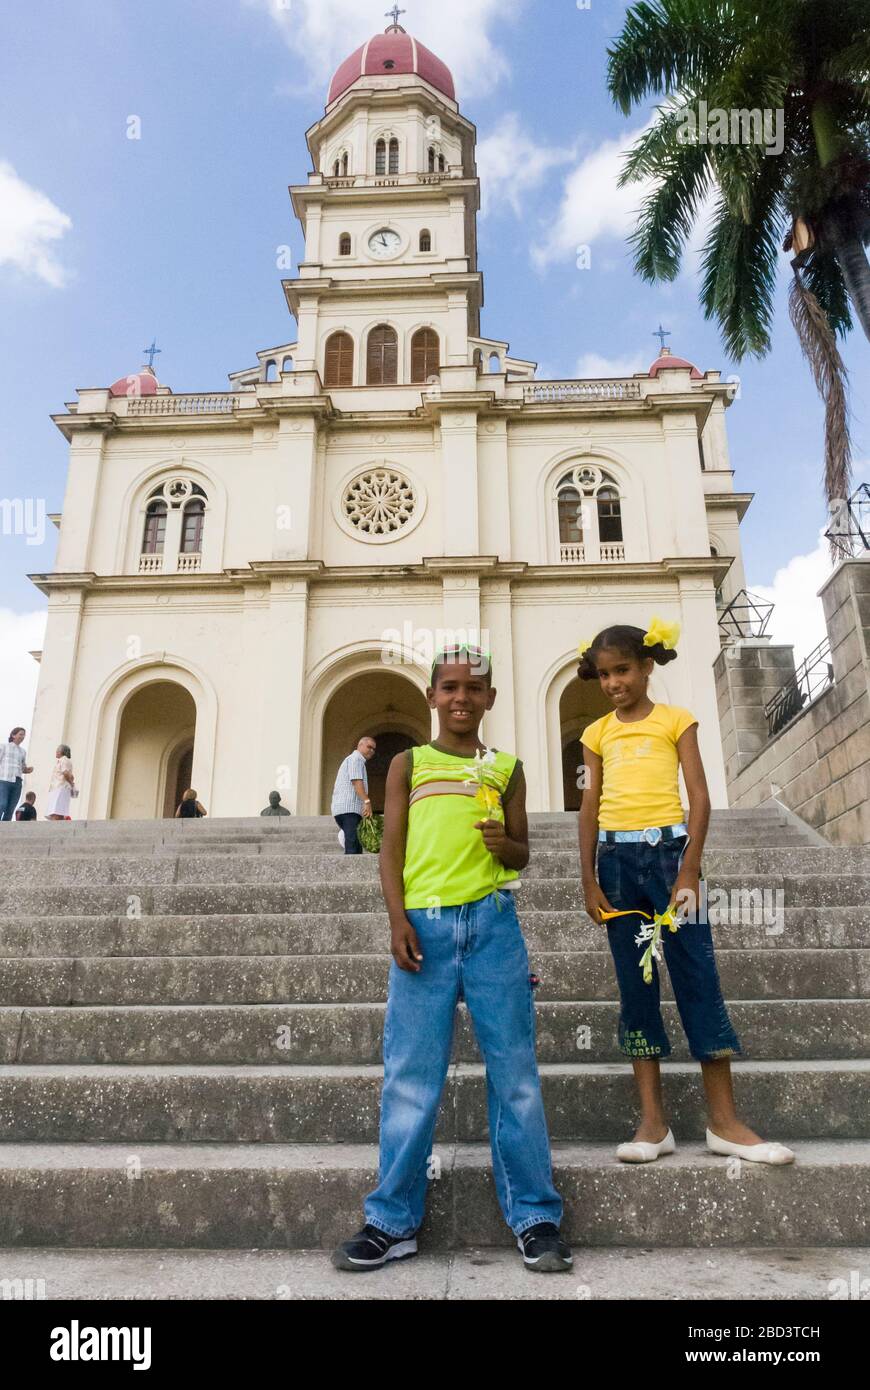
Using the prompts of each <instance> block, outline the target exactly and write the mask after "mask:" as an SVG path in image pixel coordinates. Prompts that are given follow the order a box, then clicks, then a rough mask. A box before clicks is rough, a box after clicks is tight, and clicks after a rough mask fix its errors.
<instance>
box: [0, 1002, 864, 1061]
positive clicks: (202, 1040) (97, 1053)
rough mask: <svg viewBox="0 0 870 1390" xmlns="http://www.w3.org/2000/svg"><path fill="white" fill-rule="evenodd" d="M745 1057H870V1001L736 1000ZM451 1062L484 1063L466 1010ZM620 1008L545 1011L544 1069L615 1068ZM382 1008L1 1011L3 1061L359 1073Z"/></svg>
mask: <svg viewBox="0 0 870 1390" xmlns="http://www.w3.org/2000/svg"><path fill="white" fill-rule="evenodd" d="M729 1012H730V1015H731V1018H732V1021H733V1024H734V1027H735V1029H736V1031H737V1034H738V1036H739V1037H740V1039H741V1042H742V1046H743V1049H744V1052H745V1054H746V1056H747V1057H752V1058H755V1059H757V1060H766V1059H771V1058H776V1059H793V1060H803V1059H835V1058H850V1057H867V1056H870V1000H866V999H847V1000H833V999H831V1000H806V999H798V1000H790V999H789V1000H760V1001H759V1000H738V1001H736V1002H733V1003H730V1004H729ZM458 1013H459V1017H458V1019H457V1026H456V1037H455V1040H454V1059H455V1060H458V1061H477V1060H479V1053H478V1050H477V1046H476V1043H475V1041H474V1038H473V1034H472V1032H471V1026H470V1020H469V1018H468V1017H467V1014H466V1011H465V1008H464V1006H462V1005H461V1006H460V1007H459V1010H458ZM618 1013H619V1007H618V1005H617V1004H615V1003H605V1002H592V1003H577V1002H570V1003H558V1002H557V1003H546V1002H542V1003H540V1004H537V1005H536V1016H537V1039H538V1044H537V1046H538V1058H539V1060H540V1061H542V1062H568V1061H576V1060H578V1052H580V1053H582V1054H583V1055H582V1060H583V1061H589V1062H615V1061H620V1060H622V1059H621V1057H620V1054H619V1052H618V1051H617V1049H616V1032H617V1019H618ZM662 1013H663V1018H664V1022H665V1027H666V1029H667V1031H668V1033H669V1035H670V1037H671V1041H672V1044H673V1047H674V1057H675V1058H676V1059H677V1060H682V1059H683V1058H686V1057H687V1056H688V1052H687V1049H686V1044H685V1041H684V1038H683V1033H682V1028H681V1027H680V1024H679V1021H678V1018H677V1016H676V1009H675V1006H674V1005H673V1004H671V1003H669V1002H667V1001H666V1002H665V1003H664V1004H663V1006H662ZM383 1014H384V1006H383V1005H382V1004H359V1003H353V1004H242V1005H227V1004H198V1005H193V1006H191V1005H175V1006H169V1007H167V1006H164V1005H127V1006H117V1005H112V1006H102V1007H90V1006H87V1005H84V1006H81V1007H72V1008H20V1007H19V1008H15V1007H10V1008H0V1063H13V1062H27V1063H29V1062H37V1063H38V1062H47V1063H80V1064H84V1063H92V1064H100V1063H104V1062H105V1063H123V1064H131V1065H136V1064H144V1063H150V1064H162V1065H175V1064H191V1063H193V1064H196V1063H224V1064H235V1063H241V1064H244V1065H254V1064H265V1065H271V1066H281V1065H287V1064H291V1065H299V1064H305V1065H332V1064H338V1065H345V1064H349V1065H359V1064H377V1063H378V1062H379V1061H380V1060H381V1036H382V1026H383Z"/></svg>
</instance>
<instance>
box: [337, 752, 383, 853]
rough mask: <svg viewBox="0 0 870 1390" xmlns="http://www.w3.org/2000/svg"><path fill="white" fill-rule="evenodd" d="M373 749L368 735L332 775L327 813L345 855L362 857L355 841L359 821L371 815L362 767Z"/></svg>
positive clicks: (366, 777) (371, 754)
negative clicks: (334, 824) (329, 812)
mask: <svg viewBox="0 0 870 1390" xmlns="http://www.w3.org/2000/svg"><path fill="white" fill-rule="evenodd" d="M376 748H377V744H376V743H375V741H374V739H373V738H370V737H369V736H368V735H367V736H366V737H365V738H361V739H360V741H359V743H358V744H357V746H356V748H355V749H354V751H353V752H352V753H349V754H348V756H347V757H346V758H345V760H344V762H343V763H342V764H341V767H340V768H339V769H338V772H337V774H336V778H335V786H334V787H333V790H332V804H331V806H330V810H331V812H332V815H333V816H334V817H335V822H336V824H337V825H338V827H339V829H340V830H341V832H342V834H343V835H344V852H345V854H362V845H361V844H360V842H359V840H358V839H357V837H356V832H357V827H358V826H359V823H360V821H361V820H362V819H363V817H364V816H366V817H367V816H370V815H371V813H372V803H371V801H370V799H369V780H368V776H367V774H366V763H367V762H368V760H369V758H373V757H374V755H375V750H376Z"/></svg>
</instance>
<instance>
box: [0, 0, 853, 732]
mask: <svg viewBox="0 0 870 1390" xmlns="http://www.w3.org/2000/svg"><path fill="white" fill-rule="evenodd" d="M405 8H406V11H407V13H406V14H405V15H403V17H402V23H403V24H405V26H406V27H407V28H408V29H409V30H410V31H411V32H412V33H414V34H415V35H416V36H417V37H419V38H420V39H422V40H423V42H425V43H427V44H428V45H429V46H430V47H431V48H433V49H434V50H435V51H436V52H437V53H438V54H439V55H440V56H441V57H443V58H444V60H445V61H446V62H447V63H448V64H449V65H450V66H451V68H452V69H453V71H454V74H455V76H456V80H457V88H458V97H459V101H460V105H461V108H462V110H463V112H464V114H465V115H466V116H468V117H469V118H470V119H471V120H472V121H474V122H475V124H476V125H477V127H478V136H479V141H480V144H479V163H480V171H481V176H482V178H483V180H484V187H483V203H484V216H483V218H482V219H481V223H480V261H481V267H482V269H483V271H484V274H485V288H486V302H485V307H484V312H483V332H484V333H485V334H486V335H488V336H491V337H496V338H506V339H509V340H510V343H511V347H512V351H513V352H514V353H515V354H516V355H518V356H520V357H529V358H532V359H534V360H536V361H538V363H539V373H538V374H539V376H541V377H548V376H556V377H559V376H574V375H576V374H577V373H578V372H580V373H582V374H587V375H608V374H611V373H616V374H621V373H623V372H631V371H634V370H638V369H644V368H645V367H646V366H648V365H649V363H650V362H651V361H652V360H653V358H654V357H655V355H656V351H657V344H656V340H655V339H654V338H653V336H652V333H653V330H654V329H655V328H656V326H657V325H658V323H659V322H660V321H661V322H662V323H663V324H664V326H665V328H669V329H671V330H672V333H673V336H672V338H671V339H670V343H671V346H672V347H673V348H674V350H675V351H677V352H679V353H681V354H683V355H685V356H688V357H690V358H691V359H692V360H693V361H694V362H696V363H697V364H698V365H699V366H700V367H701V368H702V369H704V368H710V367H719V368H720V369H721V370H722V371H723V373H724V374H725V375H730V374H732V373H737V374H739V376H740V379H741V395H740V399H739V400H738V401H737V402H736V404H735V405H734V406H733V407H732V409H731V410H730V411H729V413H728V421H729V437H730V442H731V450H732V462H733V466H734V468H735V469H736V477H735V484H736V486H737V487H738V488H740V489H741V490H746V491H753V492H755V493H756V500H755V502H754V504H753V506H752V508H751V509H750V512H749V515H748V517H747V519H746V521H745V522H744V526H743V545H744V554H745V558H746V565H747V575H748V578H749V582H750V586H751V587H754V588H756V590H761V591H764V592H769V593H771V594H772V595H774V596H775V597H776V598H777V599H778V600H779V609H778V614H779V617H778V622H779V625H780V626H779V628H778V630H777V635H781V636H784V637H786V638H787V639H788V640H795V637H797V640H798V642H799V644H800V645H801V646H802V647H803V649H804V651H805V650H806V649H807V646H808V644H809V645H812V643H811V641H810V638H811V637H812V636H813V635H814V634H815V632H816V631H817V630H818V624H819V620H818V613H817V610H814V615H813V617H812V620H811V621H810V620H808V619H807V616H806V615H807V613H808V611H810V610H809V609H808V606H807V605H808V602H809V603H811V602H812V595H813V594H814V593H815V590H816V589H817V588H818V585H819V583H821V580H822V578H823V577H824V573H825V559H824V552H823V550H820V549H819V546H818V536H819V531H820V528H821V527H822V526H823V524H824V506H823V501H822V493H821V481H820V479H821V454H822V407H821V404H820V402H819V400H818V397H817V396H816V393H815V389H814V387H813V384H812V382H811V380H810V377H809V374H808V372H807V369H806V368H805V366H804V364H803V361H802V359H801V357H800V353H799V351H798V348H797V344H796V341H795V338H794V333H793V330H792V328H791V325H790V323H789V320H788V315H787V312H786V310H785V288H786V285H787V278H788V273H789V272H788V260H787V258H786V257H785V256H783V258H782V267H783V274H782V276H781V294H780V310H779V313H778V316H777V322H776V327H775V335H774V348H773V351H772V353H771V354H770V356H769V357H768V358H766V359H765V360H763V361H762V362H752V361H746V362H744V363H743V364H742V365H740V366H738V365H737V364H735V363H734V362H731V361H729V359H728V358H727V356H726V355H725V352H724V350H723V348H722V346H721V344H720V342H719V338H718V333H717V330H716V327H715V325H713V324H710V323H706V322H705V321H704V319H703V316H702V314H701V311H700V309H699V307H698V304H697V279H696V277H695V274H694V271H693V270H692V269H691V267H690V268H688V269H687V272H686V273H685V274H684V275H683V276H682V277H681V278H680V279H679V280H678V281H677V282H676V283H675V284H673V285H671V286H660V287H655V288H650V287H648V286H646V285H643V284H641V283H640V282H639V281H638V280H637V279H636V278H635V277H634V275H633V273H632V269H631V262H630V258H629V253H628V250H627V248H626V245H625V232H626V230H627V228H628V226H629V223H630V208H631V206H632V205H636V203H637V199H638V194H637V191H636V190H634V191H631V192H629V193H628V194H625V193H623V194H617V193H616V192H615V188H614V183H615V172H616V170H617V169H618V164H619V152H620V150H621V149H623V148H626V147H627V146H628V144H629V143H630V140H629V137H630V135H631V133H632V132H634V131H636V130H638V129H639V128H640V127H641V126H642V125H643V124H644V123H645V121H646V120H647V119H648V117H649V114H650V112H651V107H650V108H649V109H648V110H646V111H642V112H638V113H636V114H635V115H633V116H632V117H631V118H629V119H628V120H626V119H625V118H623V117H622V116H621V115H620V114H619V113H618V112H617V111H616V109H615V108H614V106H613V105H612V103H611V101H610V98H609V97H608V95H607V92H606V90H605V64H606V47H607V44H608V42H610V41H611V40H612V38H613V37H614V36H615V35H616V34H617V33H618V32H619V28H620V25H621V20H622V16H623V15H624V12H625V9H626V6H625V5H624V4H622V3H621V2H620V0H591V3H590V6H589V8H588V9H586V8H582V9H581V8H578V5H577V3H576V0H547V3H546V4H540V3H533V0H439V4H438V5H433V4H431V0H427V3H426V4H424V3H422V0H416V2H415V0H406V7H405ZM385 9H386V0H380V3H369V0H319V3H315V0H172V2H171V3H170V0H151V3H149V4H147V5H143V4H141V3H134V0H76V3H74V4H69V3H63V2H62V0H31V3H29V4H27V5H26V6H15V7H9V8H8V9H7V10H6V13H5V15H4V31H5V32H4V43H3V52H2V54H0V187H3V188H5V191H6V194H7V197H6V199H5V200H3V201H4V203H5V210H0V391H2V407H3V408H2V409H0V496H21V495H22V494H23V495H26V496H33V497H42V498H44V499H45V503H46V507H47V510H48V511H59V510H60V509H61V505H62V502H63V488H64V480H65V473H66V447H67V446H66V443H65V441H64V439H63V437H62V436H61V435H60V433H59V432H58V431H57V429H56V428H55V426H54V425H53V424H52V422H51V420H50V419H49V415H50V413H51V412H57V411H60V410H62V409H63V406H64V402H66V401H69V400H74V399H75V391H76V388H81V387H85V386H102V385H107V384H108V383H109V382H111V381H113V380H114V379H115V378H116V377H118V376H121V375H122V374H126V373H127V372H130V371H133V370H135V369H136V368H137V367H138V366H139V365H140V363H141V362H142V360H143V354H142V349H143V348H144V347H145V346H146V345H147V344H148V343H150V342H151V340H152V337H153V336H154V335H156V337H157V342H158V344H159V346H160V347H161V348H162V349H163V351H162V353H161V355H160V356H159V357H158V358H157V363H156V365H157V371H158V374H159V376H160V379H161V380H162V381H163V382H165V383H167V384H168V385H170V386H171V387H172V388H173V389H174V390H176V391H192V390H221V389H224V388H225V386H226V377H227V373H228V372H230V371H234V370H238V369H240V368H243V367H246V366H250V365H253V364H254V362H255V360H256V359H255V353H256V350H257V349H258V348H262V347H267V346H271V345H273V344H276V343H280V342H285V341H287V340H289V339H292V338H293V336H294V328H295V326H294V324H293V322H292V320H291V319H290V317H289V315H288V313H287V310H286V307H285V304H284V300H283V295H282V292H281V288H280V279H281V275H282V272H281V271H280V270H279V269H278V268H277V266H276V248H277V247H278V246H280V245H281V244H284V243H289V245H290V246H291V247H292V248H293V251H294V254H295V253H298V252H299V250H300V249H301V238H300V235H299V232H298V229H297V226H296V223H295V221H294V219H293V217H292V212H291V208H290V203H289V198H288V195H287V185H288V184H291V183H297V182H298V183H302V182H304V181H305V178H306V173H307V170H308V168H309V164H310V160H309V156H308V153H307V148H306V145H305V139H304V132H305V129H306V127H307V126H309V125H311V124H312V123H313V122H314V121H315V120H316V119H318V117H319V116H320V115H321V114H322V110H323V102H324V100H325V92H326V85H327V82H328V78H329V75H330V73H331V71H332V70H333V69H334V67H336V66H337V64H338V62H339V61H340V60H341V59H342V58H343V57H344V56H346V55H347V53H349V52H350V51H351V50H352V49H353V48H354V47H355V46H356V45H357V44H358V43H360V42H362V41H363V40H364V39H365V38H367V37H369V35H370V34H372V33H374V32H377V31H378V30H382V29H383V28H384V27H385V26H386V24H387V22H388V21H387V20H386V19H385V18H384V17H383V12H384V10H385ZM12 55H14V59H13V57H12ZM131 116H137V117H139V119H140V121H141V138H140V139H138V140H131V139H128V138H127V130H128V122H129V118H130V117H131ZM626 200H627V201H626ZM4 220H5V226H4ZM580 244H588V245H589V246H590V247H591V268H590V269H587V270H580V269H578V268H577V264H576V260H577V257H576V247H577V246H578V245H580ZM284 273H286V272H284ZM845 354H846V358H847V362H848V366H849V368H850V371H851V376H852V387H853V389H852V409H853V416H854V420H853V426H854V441H855V457H856V461H857V468H856V472H857V474H858V476H862V475H863V476H866V472H867V464H866V462H865V461H866V460H868V459H870V384H868V383H870V370H868V369H870V347H868V344H867V343H866V342H865V341H864V340H863V338H862V337H861V336H860V334H853V335H852V337H851V339H850V341H849V342H848V344H847V345H846V349H845ZM48 529H49V534H48V535H47V536H46V541H45V544H44V545H28V544H27V543H26V540H25V538H24V537H22V536H6V535H4V536H0V610H2V631H0V648H2V650H3V651H4V652H5V655H4V656H3V658H2V665H0V682H2V684H3V685H4V686H5V688H6V691H7V697H9V692H10V691H11V692H12V695H11V698H14V699H15V700H16V701H17V706H16V707H20V706H21V704H26V701H27V698H28V694H27V692H28V689H29V687H30V685H31V684H35V674H36V668H35V666H34V665H33V663H32V662H31V663H30V664H29V666H28V665H27V662H29V658H24V657H23V656H22V653H23V652H24V651H26V650H27V648H28V647H33V646H39V645H41V641H40V640H39V626H40V621H41V620H40V618H39V616H38V615H39V613H40V612H41V611H42V610H43V608H44V600H43V599H42V596H41V594H39V592H38V591H37V590H36V589H35V588H34V587H33V586H32V584H31V583H30V582H29V581H28V580H27V578H26V575H27V573H28V572H37V571H40V570H46V569H50V568H51V566H52V563H53V556H54V548H55V542H56V535H57V533H56V532H55V531H54V528H53V527H49V528H48ZM34 634H35V635H34ZM6 708H7V698H3V699H2V700H0V722H2V719H3V718H4V717H6ZM9 713H10V715H12V711H11V709H10V711H9ZM25 713H26V711H25ZM17 718H19V719H23V718H24V716H23V715H18V716H17Z"/></svg>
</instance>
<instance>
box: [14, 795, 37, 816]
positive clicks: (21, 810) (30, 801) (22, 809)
mask: <svg viewBox="0 0 870 1390" xmlns="http://www.w3.org/2000/svg"><path fill="white" fill-rule="evenodd" d="M15 819H16V820H36V792H27V793H26V794H25V797H24V800H23V801H22V803H21V805H20V806H19V807H18V810H17V811H16V812H15Z"/></svg>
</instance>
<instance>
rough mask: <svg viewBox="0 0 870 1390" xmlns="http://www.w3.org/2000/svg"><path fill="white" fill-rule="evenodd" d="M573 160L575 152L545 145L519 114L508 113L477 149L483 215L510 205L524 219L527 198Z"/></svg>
mask: <svg viewBox="0 0 870 1390" xmlns="http://www.w3.org/2000/svg"><path fill="white" fill-rule="evenodd" d="M573 156H574V151H573V150H572V149H559V148H558V147H557V146H555V145H544V144H542V143H541V141H540V140H536V139H535V137H534V136H532V135H530V134H529V133H528V132H527V131H525V130H523V128H522V126H521V124H520V120H519V117H518V116H517V114H516V112H514V111H509V112H507V113H506V114H505V115H504V116H503V117H502V118H501V120H500V121H499V124H498V127H497V128H496V129H495V130H494V131H493V132H492V133H491V134H489V135H487V136H486V137H485V138H484V139H483V140H481V141H480V142H479V144H478V146H477V172H478V175H479V177H480V186H481V203H482V206H481V213H482V215H484V216H486V214H487V213H489V212H492V211H493V209H494V208H498V207H499V206H501V205H507V206H508V207H510V208H511V210H512V211H513V212H514V214H515V215H516V216H517V217H521V216H522V214H523V198H524V197H525V195H526V194H528V193H529V192H531V190H532V189H534V188H537V187H538V185H539V184H541V183H542V182H543V180H544V179H545V178H546V176H547V174H548V173H549V171H550V170H551V169H553V168H556V167H557V166H558V165H560V164H566V163H567V162H568V160H569V159H572V158H573Z"/></svg>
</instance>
